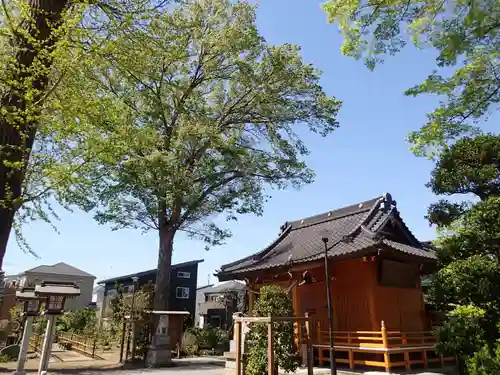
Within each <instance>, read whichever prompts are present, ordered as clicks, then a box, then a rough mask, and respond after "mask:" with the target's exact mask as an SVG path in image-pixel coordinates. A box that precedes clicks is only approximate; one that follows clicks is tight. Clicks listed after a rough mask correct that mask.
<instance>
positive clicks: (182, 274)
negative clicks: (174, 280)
mask: <svg viewBox="0 0 500 375" xmlns="http://www.w3.org/2000/svg"><path fill="white" fill-rule="evenodd" d="M177 277H178V278H179V279H190V278H191V272H184V271H179V272H177Z"/></svg>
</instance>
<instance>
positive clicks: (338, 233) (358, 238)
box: [216, 193, 436, 279]
mask: <svg viewBox="0 0 500 375" xmlns="http://www.w3.org/2000/svg"><path fill="white" fill-rule="evenodd" d="M388 223H395V224H397V225H398V226H399V227H400V228H401V230H402V232H403V233H404V234H405V235H406V237H407V239H408V243H409V244H402V243H399V242H395V241H392V240H389V239H386V238H385V237H384V235H383V234H382V230H383V229H384V228H385V227H386V226H387V225H388ZM323 237H326V238H328V244H327V246H328V257H330V258H332V257H335V256H340V255H347V254H350V253H356V252H359V251H361V250H364V249H368V248H370V247H373V246H375V245H384V246H386V247H389V248H391V249H393V250H395V251H399V252H403V253H407V254H411V255H413V256H417V257H421V258H424V259H427V260H431V261H434V260H435V258H436V257H435V254H434V253H433V252H430V251H428V250H427V249H425V248H424V247H423V246H422V244H421V243H420V242H419V241H418V240H417V239H416V238H415V236H414V235H413V234H412V233H411V231H410V230H409V229H408V227H407V226H406V224H405V223H404V222H403V220H402V219H401V216H400V214H399V212H398V210H397V209H396V202H395V201H394V200H393V199H392V196H391V195H390V194H389V193H386V194H385V195H383V196H380V197H376V198H373V199H370V200H367V201H364V202H360V203H357V204H353V205H350V206H347V207H343V208H340V209H337V210H333V211H329V212H325V213H323V214H320V215H316V216H312V217H308V218H305V219H301V220H296V221H292V222H286V223H285V224H284V225H283V226H282V227H281V233H280V235H279V237H278V238H277V239H276V240H275V241H274V242H273V243H271V244H270V245H269V246H268V247H266V248H265V249H264V250H262V251H260V252H258V253H256V254H253V255H250V256H248V257H246V258H243V259H240V260H238V261H236V262H233V263H230V264H226V265H223V266H222V267H221V270H220V271H219V273H217V274H216V275H217V276H219V277H220V276H224V277H223V278H224V279H227V278H229V277H230V276H231V275H236V274H238V273H242V272H249V271H256V270H262V269H268V268H274V267H280V266H284V265H291V264H297V263H304V262H308V261H312V260H317V259H320V258H323V256H324V255H323V254H324V244H323V241H322V238H323Z"/></svg>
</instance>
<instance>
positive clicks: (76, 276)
mask: <svg viewBox="0 0 500 375" xmlns="http://www.w3.org/2000/svg"><path fill="white" fill-rule="evenodd" d="M17 279H18V283H17V284H18V285H19V286H28V285H37V284H40V283H41V282H42V281H56V282H68V283H75V284H76V285H77V286H78V287H79V288H80V295H79V296H78V297H75V298H68V299H67V300H66V304H65V306H64V309H65V310H76V309H81V308H84V307H86V306H88V304H89V303H90V302H92V291H93V286H94V280H95V276H94V275H91V274H89V273H87V272H85V271H82V270H80V269H78V268H76V267H73V266H70V265H69V264H66V263H63V262H60V263H56V264H53V265H41V266H38V267H35V268H32V269H29V270H27V271H24V272H23V273H20V274H19V275H17Z"/></svg>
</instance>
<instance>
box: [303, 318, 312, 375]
mask: <svg viewBox="0 0 500 375" xmlns="http://www.w3.org/2000/svg"><path fill="white" fill-rule="evenodd" d="M304 317H305V318H306V320H305V323H304V324H305V328H306V333H305V334H306V345H307V347H306V356H307V357H306V363H307V375H313V360H314V358H313V350H312V345H311V321H310V318H309V314H308V313H305V314H304Z"/></svg>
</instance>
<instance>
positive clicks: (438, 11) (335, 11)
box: [323, 0, 500, 154]
mask: <svg viewBox="0 0 500 375" xmlns="http://www.w3.org/2000/svg"><path fill="white" fill-rule="evenodd" d="M323 6H324V9H325V11H326V12H327V14H328V19H329V21H330V22H331V23H335V24H337V25H338V26H339V28H340V31H341V33H342V35H343V37H344V43H343V45H342V52H343V53H344V54H345V55H348V56H353V57H355V58H364V60H365V62H366V64H367V65H368V67H370V68H371V69H373V68H374V67H375V66H376V64H377V63H380V62H381V61H382V60H383V58H384V55H393V54H395V53H397V52H398V51H400V50H401V48H403V47H404V46H405V45H406V44H407V43H408V42H413V43H414V44H415V45H416V46H417V47H418V48H431V49H434V50H435V51H436V52H437V57H436V70H435V71H433V72H432V73H431V74H430V75H429V76H428V77H427V79H426V80H425V81H424V82H423V83H421V84H418V85H416V86H414V87H412V88H410V89H409V90H407V91H406V94H407V95H411V96H416V95H421V94H435V95H438V96H439V97H440V98H442V99H443V100H442V102H441V104H440V106H439V107H438V108H436V109H435V110H434V111H433V112H431V113H429V114H428V120H427V123H426V124H424V125H423V126H422V127H421V128H420V130H418V131H415V132H412V133H411V134H410V137H409V138H410V141H411V142H412V143H413V150H414V151H415V152H416V153H417V154H425V153H431V154H432V153H433V152H435V151H436V149H440V148H441V146H443V145H444V144H449V142H450V141H453V140H455V139H457V137H459V136H462V135H471V134H472V133H475V132H477V130H478V128H477V124H478V122H479V121H482V120H485V119H487V117H488V116H489V115H491V113H492V112H495V111H497V110H498V103H499V101H500V60H499V57H500V55H499V53H500V52H499V51H500V22H499V20H500V1H499V0H467V1H464V0H421V1H415V0H392V1H387V0H363V1H357V0H356V1H353V0H327V1H326V2H325V4H324V5H323Z"/></svg>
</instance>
